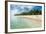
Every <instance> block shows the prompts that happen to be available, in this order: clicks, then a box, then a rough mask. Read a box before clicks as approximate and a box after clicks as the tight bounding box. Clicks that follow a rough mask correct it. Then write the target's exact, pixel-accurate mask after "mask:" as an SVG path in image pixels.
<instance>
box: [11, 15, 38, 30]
mask: <svg viewBox="0 0 46 34" xmlns="http://www.w3.org/2000/svg"><path fill="white" fill-rule="evenodd" d="M10 20H11V21H10V27H11V29H20V28H33V27H39V25H35V24H33V23H32V22H31V21H30V20H29V19H25V18H23V17H21V16H11V17H10Z"/></svg>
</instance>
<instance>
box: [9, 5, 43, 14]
mask: <svg viewBox="0 0 46 34" xmlns="http://www.w3.org/2000/svg"><path fill="white" fill-rule="evenodd" d="M32 8H33V9H41V8H42V7H41V6H31V5H14V4H11V5H10V10H11V13H12V14H19V13H21V12H28V11H30V10H32Z"/></svg>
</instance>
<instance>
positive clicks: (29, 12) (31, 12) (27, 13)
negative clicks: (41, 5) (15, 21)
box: [16, 9, 42, 15]
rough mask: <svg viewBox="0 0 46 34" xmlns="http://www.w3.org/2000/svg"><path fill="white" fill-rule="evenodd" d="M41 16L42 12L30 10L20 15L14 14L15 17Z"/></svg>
mask: <svg viewBox="0 0 46 34" xmlns="http://www.w3.org/2000/svg"><path fill="white" fill-rule="evenodd" d="M41 14H42V11H41V10H38V9H37V10H35V9H33V10H30V11H28V12H22V13H21V14H16V15H41Z"/></svg>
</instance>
